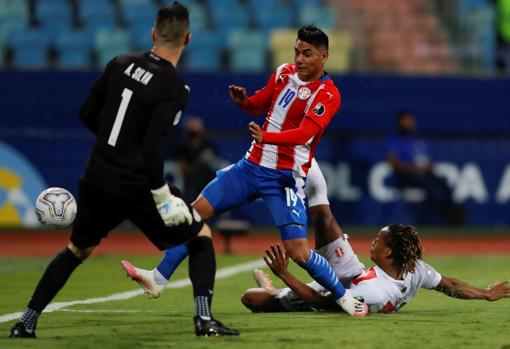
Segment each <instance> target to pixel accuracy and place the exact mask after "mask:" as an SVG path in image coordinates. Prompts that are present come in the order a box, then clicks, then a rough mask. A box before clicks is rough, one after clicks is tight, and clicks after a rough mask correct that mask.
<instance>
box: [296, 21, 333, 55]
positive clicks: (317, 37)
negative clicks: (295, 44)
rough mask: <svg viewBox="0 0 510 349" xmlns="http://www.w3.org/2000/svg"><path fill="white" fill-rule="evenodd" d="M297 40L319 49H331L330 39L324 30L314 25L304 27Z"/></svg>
mask: <svg viewBox="0 0 510 349" xmlns="http://www.w3.org/2000/svg"><path fill="white" fill-rule="evenodd" d="M297 40H301V41H304V42H307V43H309V44H311V45H313V46H315V47H317V48H322V49H326V50H328V49H329V38H328V35H327V34H326V33H324V31H322V29H320V28H318V27H316V26H315V25H313V24H307V25H304V26H302V27H301V28H300V29H299V30H298V33H297Z"/></svg>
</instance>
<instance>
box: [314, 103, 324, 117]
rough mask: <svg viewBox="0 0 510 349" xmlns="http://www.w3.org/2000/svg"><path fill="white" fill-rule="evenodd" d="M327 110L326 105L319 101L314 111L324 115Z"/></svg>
mask: <svg viewBox="0 0 510 349" xmlns="http://www.w3.org/2000/svg"><path fill="white" fill-rule="evenodd" d="M325 111H326V107H325V106H324V104H322V103H318V104H317V105H316V106H315V108H313V113H314V114H315V115H317V116H322V115H324V112H325Z"/></svg>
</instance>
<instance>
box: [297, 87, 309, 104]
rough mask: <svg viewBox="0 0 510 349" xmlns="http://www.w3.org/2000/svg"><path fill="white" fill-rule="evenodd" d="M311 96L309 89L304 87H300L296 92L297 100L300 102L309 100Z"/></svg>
mask: <svg viewBox="0 0 510 349" xmlns="http://www.w3.org/2000/svg"><path fill="white" fill-rule="evenodd" d="M311 95H312V91H310V89H309V88H308V87H306V86H304V87H301V88H300V89H299V90H298V92H297V96H298V98H299V99H300V100H302V101H304V100H305V99H308V98H310V96H311Z"/></svg>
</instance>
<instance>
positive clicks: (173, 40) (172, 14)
mask: <svg viewBox="0 0 510 349" xmlns="http://www.w3.org/2000/svg"><path fill="white" fill-rule="evenodd" d="M154 28H155V29H156V32H157V33H158V41H159V43H160V44H162V45H170V46H179V45H181V44H183V42H184V38H185V36H186V34H187V33H188V29H189V11H188V9H187V8H186V6H184V5H182V4H180V3H179V2H177V1H175V2H174V3H173V4H172V5H170V6H165V7H162V8H161V9H160V10H159V11H158V14H157V16H156V23H155V25H154Z"/></svg>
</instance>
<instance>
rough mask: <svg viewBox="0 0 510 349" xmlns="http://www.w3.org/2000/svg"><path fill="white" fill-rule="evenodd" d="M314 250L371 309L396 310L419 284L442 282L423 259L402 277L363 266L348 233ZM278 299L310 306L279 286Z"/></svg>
mask: <svg viewBox="0 0 510 349" xmlns="http://www.w3.org/2000/svg"><path fill="white" fill-rule="evenodd" d="M317 252H318V253H319V254H321V255H322V256H323V257H324V258H326V259H327V261H328V262H329V264H331V267H332V268H333V270H334V271H335V274H336V275H337V276H338V278H339V280H340V281H342V283H343V284H344V286H345V288H347V289H349V293H350V295H351V296H353V297H359V298H361V299H363V301H364V303H365V304H366V305H368V310H369V312H371V313H390V312H392V311H398V310H399V309H400V308H402V307H403V306H404V305H405V304H407V303H408V302H409V301H410V300H411V298H413V297H414V296H415V295H416V293H417V292H418V291H419V289H420V288H425V289H432V288H434V287H436V286H437V285H439V282H441V274H439V273H438V272H437V271H436V270H435V269H434V268H433V267H431V266H430V265H429V264H427V263H425V262H424V261H422V260H419V261H418V262H417V263H416V269H415V270H414V272H412V273H408V274H406V276H405V277H404V279H403V280H396V279H394V278H392V277H391V276H389V275H388V274H386V273H385V272H384V271H383V270H382V269H381V268H379V267H378V266H374V267H372V268H369V269H365V267H364V265H363V264H362V263H361V262H360V261H359V259H358V257H357V256H356V254H355V253H354V251H353V250H352V247H351V245H350V243H349V241H348V239H347V236H344V238H338V239H337V240H335V241H332V242H330V243H329V244H327V245H325V246H323V247H321V248H320V249H318V250H317ZM308 286H310V287H311V288H313V289H314V290H315V291H317V292H319V293H322V294H324V295H328V294H329V293H330V292H329V291H328V290H327V289H325V288H324V287H322V286H321V285H319V284H318V283H317V282H316V281H313V282H311V283H308ZM277 299H279V300H280V303H281V305H282V306H283V307H284V308H285V309H286V310H288V311H303V310H310V309H313V308H311V307H310V306H309V305H308V304H306V303H305V302H304V301H303V300H302V299H301V298H299V296H298V295H297V294H296V293H294V291H292V290H291V289H290V288H283V289H281V290H279V293H278V296H277ZM338 309H339V308H338Z"/></svg>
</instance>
